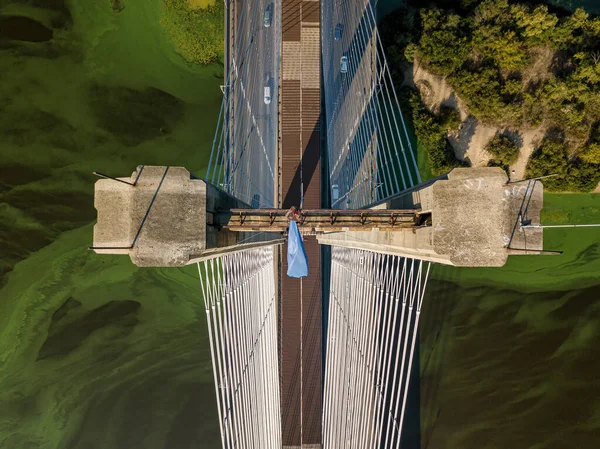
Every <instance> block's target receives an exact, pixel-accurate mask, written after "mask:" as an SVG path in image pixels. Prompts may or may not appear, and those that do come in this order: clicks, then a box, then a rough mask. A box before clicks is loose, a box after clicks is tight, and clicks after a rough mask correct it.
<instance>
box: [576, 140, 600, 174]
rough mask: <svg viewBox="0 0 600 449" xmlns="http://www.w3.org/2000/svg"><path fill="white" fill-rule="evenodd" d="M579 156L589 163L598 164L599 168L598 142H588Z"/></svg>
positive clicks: (599, 144)
mask: <svg viewBox="0 0 600 449" xmlns="http://www.w3.org/2000/svg"><path fill="white" fill-rule="evenodd" d="M580 157H581V159H582V160H584V161H585V162H587V163H589V164H595V165H598V166H599V167H598V170H600V143H590V144H589V145H588V146H586V147H585V148H584V149H583V151H582V152H581V154H580Z"/></svg>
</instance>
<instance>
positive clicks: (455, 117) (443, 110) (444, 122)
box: [439, 105, 462, 131]
mask: <svg viewBox="0 0 600 449" xmlns="http://www.w3.org/2000/svg"><path fill="white" fill-rule="evenodd" d="M439 120H440V125H441V126H442V128H443V129H445V130H447V131H455V130H456V129H457V128H458V127H459V126H460V124H461V122H462V120H461V119H460V113H459V112H458V111H457V110H456V109H454V108H452V107H450V106H446V105H442V106H441V107H440V113H439Z"/></svg>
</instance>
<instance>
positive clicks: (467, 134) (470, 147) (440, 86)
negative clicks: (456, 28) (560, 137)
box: [404, 50, 600, 189]
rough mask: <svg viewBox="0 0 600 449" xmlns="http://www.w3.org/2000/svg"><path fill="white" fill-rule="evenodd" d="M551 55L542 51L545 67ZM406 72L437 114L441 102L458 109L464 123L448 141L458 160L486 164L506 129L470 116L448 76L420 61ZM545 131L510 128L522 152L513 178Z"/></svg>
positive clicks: (521, 175) (513, 168) (520, 172)
mask: <svg viewBox="0 0 600 449" xmlns="http://www.w3.org/2000/svg"><path fill="white" fill-rule="evenodd" d="M551 55H552V54H551V53H550V52H549V51H543V50H540V55H539V57H538V59H539V62H540V65H541V66H543V67H546V66H547V64H548V61H549V59H550V58H551ZM404 75H405V76H404V79H405V82H404V84H405V85H407V86H410V87H416V88H417V89H418V90H419V92H420V93H421V98H422V99H423V102H424V103H425V105H427V107H428V108H429V109H431V110H432V111H433V112H434V113H437V112H438V111H439V109H440V106H442V105H445V106H451V107H453V108H455V109H457V110H458V111H459V113H460V116H461V118H462V123H461V125H460V128H459V129H458V131H456V132H455V133H453V134H450V135H449V136H448V141H449V142H450V144H451V145H452V148H454V153H455V154H456V157H457V158H458V159H460V160H461V161H464V160H469V161H470V163H471V165H472V166H473V167H485V166H486V165H487V164H488V162H489V160H490V159H492V155H491V154H490V153H488V152H487V151H486V150H485V147H486V145H487V144H488V143H489V141H490V140H491V139H492V138H493V137H494V136H495V135H496V134H497V133H499V132H505V131H506V130H505V129H504V128H498V127H496V126H489V125H484V124H482V123H480V122H479V121H478V120H477V119H476V118H475V117H473V116H470V115H469V112H468V109H467V107H466V105H465V103H464V102H463V101H462V100H461V99H460V97H459V96H458V95H456V93H455V92H454V91H453V89H452V87H451V86H450V84H448V82H447V81H446V79H445V77H443V76H438V75H434V74H432V73H430V72H428V71H427V70H425V69H424V68H423V67H422V66H421V65H420V64H419V63H418V61H416V63H415V64H414V65H413V66H412V67H410V68H409V69H407V70H406V72H405V74H404ZM545 131H546V129H545V128H544V127H538V128H535V129H532V130H527V131H521V130H519V131H518V132H514V131H512V130H511V132H510V134H512V135H513V136H514V137H515V139H516V141H517V143H518V145H519V151H520V154H519V159H518V160H517V162H516V163H515V164H513V165H512V166H511V167H510V171H511V178H512V179H523V178H524V176H525V168H526V166H527V161H528V160H529V157H530V156H531V154H532V153H533V152H534V151H535V149H536V148H537V147H538V145H539V143H540V141H541V140H542V137H543V136H544V132H545ZM599 189H600V186H599Z"/></svg>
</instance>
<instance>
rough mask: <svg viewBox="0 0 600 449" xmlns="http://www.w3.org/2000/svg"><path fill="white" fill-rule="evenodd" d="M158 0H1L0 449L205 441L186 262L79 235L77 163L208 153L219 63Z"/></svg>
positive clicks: (203, 351)
mask: <svg viewBox="0 0 600 449" xmlns="http://www.w3.org/2000/svg"><path fill="white" fill-rule="evenodd" d="M162 8H163V3H162V1H161V0H121V1H119V2H115V1H112V2H111V1H110V0H104V1H89V0H73V1H71V2H65V3H63V2H62V1H61V0H34V1H23V2H20V1H10V0H8V1H7V0H2V1H0V448H2V449H25V448H40V449H66V448H73V449H79V448H81V449H113V448H127V449H131V448H145V449H146V448H195V447H209V448H210V447H219V445H220V443H219V433H218V427H217V422H216V420H217V418H216V404H215V399H214V398H215V396H214V386H213V381H212V379H213V377H212V371H211V365H210V355H209V353H208V341H207V335H206V323H205V318H204V316H205V314H204V308H203V301H202V298H201V297H200V294H199V292H200V289H199V286H198V278H197V272H195V270H194V269H193V267H191V268H188V269H173V270H161V269H144V270H140V269H137V268H136V267H135V266H133V265H132V264H131V263H130V261H129V260H128V258H127V257H123V258H121V257H111V256H108V257H99V256H97V255H95V254H93V253H91V252H90V251H87V249H86V248H87V247H88V246H89V245H90V243H91V239H92V222H93V220H94V218H95V210H94V206H93V185H94V182H95V178H94V177H93V176H92V171H94V170H96V171H100V172H104V173H107V174H111V175H115V176H124V175H125V176H126V175H128V174H129V173H131V172H132V171H133V170H134V169H135V167H136V166H137V165H139V164H157V165H182V166H185V167H187V168H188V169H189V170H190V171H193V172H196V173H199V174H201V175H203V174H204V171H205V169H206V166H207V162H208V157H209V155H210V148H211V144H212V137H213V133H214V128H215V125H216V120H217V115H218V112H219V107H220V102H221V91H220V89H219V84H221V83H222V76H223V70H222V64H221V63H219V61H218V59H217V61H216V62H215V63H214V64H212V65H204V66H201V65H197V64H191V63H188V62H186V61H185V60H184V59H183V58H182V56H181V55H180V54H179V53H178V51H177V47H176V45H174V43H173V41H172V40H170V39H169V38H168V36H167V33H166V32H165V30H164V29H163V28H162V27H161V24H160V19H161V14H164V11H163V9H162ZM220 20H221V26H222V17H221V19H220ZM216 26H219V24H217V25H216ZM217 44H218V43H217Z"/></svg>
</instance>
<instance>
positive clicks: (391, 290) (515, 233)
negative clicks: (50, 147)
mask: <svg viewBox="0 0 600 449" xmlns="http://www.w3.org/2000/svg"><path fill="white" fill-rule="evenodd" d="M376 3H377V2H376V1H374V0H334V1H319V0H273V1H271V0H248V1H242V0H226V17H225V21H226V35H225V55H226V61H225V79H224V84H223V86H222V90H223V102H222V105H221V110H220V114H219V117H218V125H217V131H216V133H215V138H214V140H213V146H212V152H211V158H210V164H209V167H208V170H207V173H206V176H205V178H203V179H200V178H198V177H196V176H194V175H192V174H190V173H189V172H188V171H187V170H186V169H184V168H183V167H154V166H139V167H138V168H137V169H136V170H135V171H134V173H133V174H132V175H131V176H130V177H124V178H110V177H106V178H108V179H102V180H99V181H97V183H96V186H95V207H96V209H97V211H98V221H97V224H96V226H95V228H94V245H93V247H92V249H93V250H95V251H96V252H97V253H100V254H126V255H129V256H130V258H131V259H132V261H133V262H134V263H135V264H137V265H139V266H183V265H189V264H197V267H198V273H199V278H200V291H201V295H202V298H203V299H204V305H205V310H206V319H207V326H208V334H209V344H210V352H211V357H212V366H213V375H214V384H215V393H216V404H217V412H218V419H219V430H220V433H221V439H222V445H223V447H224V448H234V447H237V448H260V449H262V448H282V447H288V448H300V447H303V448H399V447H402V446H401V445H402V441H403V439H402V437H403V428H404V424H405V422H406V419H407V418H406V416H407V413H408V411H407V398H408V394H409V389H410V388H411V385H410V382H411V373H412V372H413V366H412V365H413V359H414V353H415V351H417V350H418V347H417V333H418V327H419V321H420V315H421V312H422V310H423V303H424V299H425V298H427V295H426V286H427V281H428V279H429V277H430V272H431V266H432V264H434V263H441V264H448V265H455V266H502V265H504V263H505V262H506V260H507V258H508V257H509V256H510V255H527V254H540V253H542V252H543V239H542V237H543V235H542V230H541V229H540V228H538V227H536V226H535V224H536V223H539V218H540V210H541V208H542V203H543V186H542V184H541V182H540V181H539V180H526V181H523V182H509V181H508V179H507V177H506V175H505V173H504V172H503V171H502V170H501V169H499V168H460V169H455V170H453V171H452V172H450V173H449V174H447V175H445V176H441V177H438V178H436V179H434V180H430V181H427V182H422V180H421V179H420V175H419V170H418V168H417V164H416V153H415V151H416V148H414V147H413V146H412V144H411V139H410V136H409V132H408V129H407V125H406V123H405V122H404V118H403V116H402V111H401V110H400V106H399V101H398V96H397V93H396V91H395V89H394V82H393V80H392V77H391V74H390V70H389V65H388V63H387V61H386V57H385V53H384V51H383V45H382V42H381V39H380V37H379V33H378V30H377V14H376V8H375V6H376ZM115 181H119V182H115ZM292 206H294V207H296V208H297V209H298V214H297V216H296V218H295V220H296V221H297V223H298V227H299V229H300V231H301V232H302V233H303V235H304V244H305V248H306V253H307V255H308V262H309V275H308V276H307V277H305V278H302V279H293V278H289V277H287V276H286V275H285V269H286V266H287V265H286V260H287V257H286V256H287V252H286V251H287V249H286V247H285V245H283V243H284V242H285V239H286V235H287V227H288V223H289V217H290V216H289V214H288V213H287V211H288V209H289V208H290V207H292ZM532 224H533V225H532ZM428 300H430V301H435V298H428Z"/></svg>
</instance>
